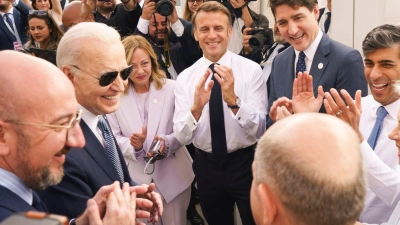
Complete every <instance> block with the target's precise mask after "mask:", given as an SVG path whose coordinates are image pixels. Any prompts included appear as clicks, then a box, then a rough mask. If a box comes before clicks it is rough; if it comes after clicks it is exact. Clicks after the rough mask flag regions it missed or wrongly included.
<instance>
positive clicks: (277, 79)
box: [267, 34, 368, 128]
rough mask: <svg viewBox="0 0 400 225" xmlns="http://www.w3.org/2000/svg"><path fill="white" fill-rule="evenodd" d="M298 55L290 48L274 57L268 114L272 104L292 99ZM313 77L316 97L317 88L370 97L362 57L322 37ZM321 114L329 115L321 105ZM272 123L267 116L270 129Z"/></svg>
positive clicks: (312, 71)
mask: <svg viewBox="0 0 400 225" xmlns="http://www.w3.org/2000/svg"><path fill="white" fill-rule="evenodd" d="M294 61H295V52H294V48H293V47H289V48H288V49H287V50H286V51H284V52H282V53H281V54H279V55H278V56H276V57H275V59H274V62H273V64H272V70H271V75H270V81H271V85H270V87H271V88H270V89H271V91H270V95H269V96H268V107H269V109H268V111H269V110H270V108H271V106H272V104H273V102H274V101H275V100H277V99H278V98H279V97H283V96H285V97H287V98H289V99H291V98H292V90H293V80H294V75H295V70H294ZM310 75H312V77H313V88H314V94H315V96H317V95H318V86H322V87H323V90H324V92H327V91H329V90H330V89H331V88H335V89H337V90H341V89H345V90H346V91H348V92H349V94H350V96H354V95H355V93H356V91H357V90H361V91H362V96H366V95H368V85H367V81H366V79H365V76H364V64H363V60H362V57H361V55H360V53H359V52H358V51H357V50H355V49H352V48H350V47H348V46H345V45H343V44H341V43H339V42H336V41H334V40H332V39H330V38H329V37H328V36H327V35H326V34H323V36H322V39H321V42H320V43H319V45H318V48H317V51H316V52H315V55H314V59H313V62H312V65H311V69H310ZM320 112H326V111H325V108H324V106H323V105H322V107H321V109H320ZM272 123H273V122H272V120H271V119H270V118H269V116H267V128H268V127H269V126H271V125H272Z"/></svg>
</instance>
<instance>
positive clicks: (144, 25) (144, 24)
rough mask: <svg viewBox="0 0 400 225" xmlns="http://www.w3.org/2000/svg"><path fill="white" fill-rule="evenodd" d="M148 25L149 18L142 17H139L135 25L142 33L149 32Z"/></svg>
mask: <svg viewBox="0 0 400 225" xmlns="http://www.w3.org/2000/svg"><path fill="white" fill-rule="evenodd" d="M149 25H150V20H145V19H143V18H142V17H140V18H139V22H138V25H137V29H138V30H139V31H140V32H142V34H148V33H149Z"/></svg>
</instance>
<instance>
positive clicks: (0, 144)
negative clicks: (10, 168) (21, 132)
mask: <svg viewBox="0 0 400 225" xmlns="http://www.w3.org/2000/svg"><path fill="white" fill-rule="evenodd" d="M7 125H8V124H7V123H6V122H4V121H2V120H0V156H5V155H8V154H9V153H10V148H9V146H10V137H11V130H10V126H7Z"/></svg>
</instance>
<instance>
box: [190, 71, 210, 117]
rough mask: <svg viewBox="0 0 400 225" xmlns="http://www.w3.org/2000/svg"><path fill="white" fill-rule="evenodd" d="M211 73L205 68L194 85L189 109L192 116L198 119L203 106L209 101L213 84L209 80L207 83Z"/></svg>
mask: <svg viewBox="0 0 400 225" xmlns="http://www.w3.org/2000/svg"><path fill="white" fill-rule="evenodd" d="M210 75H211V71H210V70H209V69H207V70H206V71H205V72H204V74H203V76H202V77H201V79H200V80H199V82H198V83H197V85H196V89H195V91H194V102H193V105H192V107H191V108H190V111H191V113H192V115H193V117H194V118H195V119H196V120H197V121H198V120H199V119H200V116H201V113H202V111H203V108H204V106H205V105H206V104H207V103H208V101H210V96H211V90H212V87H213V86H214V81H213V80H209V81H208V82H207V83H206V81H207V79H208V77H209V76H210Z"/></svg>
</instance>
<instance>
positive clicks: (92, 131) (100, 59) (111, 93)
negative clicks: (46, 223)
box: [40, 22, 163, 222]
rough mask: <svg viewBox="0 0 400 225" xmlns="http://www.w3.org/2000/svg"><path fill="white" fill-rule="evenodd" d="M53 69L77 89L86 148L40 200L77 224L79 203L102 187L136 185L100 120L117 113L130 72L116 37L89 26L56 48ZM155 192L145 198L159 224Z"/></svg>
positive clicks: (70, 34)
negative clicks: (74, 219)
mask: <svg viewBox="0 0 400 225" xmlns="http://www.w3.org/2000/svg"><path fill="white" fill-rule="evenodd" d="M57 66H58V67H59V68H60V69H61V70H62V71H63V72H64V74H65V75H66V76H67V77H68V78H69V79H70V80H71V82H72V84H73V86H74V88H75V94H76V99H77V101H78V103H79V108H81V109H82V111H83V114H82V121H81V123H80V126H81V128H82V131H83V134H84V136H85V139H86V145H85V146H84V147H83V148H73V149H72V150H71V152H70V153H69V154H68V155H67V157H66V163H65V166H64V169H65V176H64V178H63V180H62V181H61V183H60V184H58V185H56V186H52V187H49V188H48V189H46V190H45V191H44V192H42V193H40V196H41V197H42V200H43V201H44V202H45V203H46V204H47V206H48V207H49V208H50V212H52V213H56V214H62V215H66V216H68V217H69V218H76V217H78V216H79V215H80V214H81V213H82V212H83V211H84V208H83V207H82V203H85V202H86V201H87V199H89V198H92V196H93V194H94V193H96V192H97V191H98V189H99V188H100V187H102V186H104V185H110V184H112V183H113V182H115V181H120V182H121V183H122V182H127V183H129V184H130V185H131V186H134V185H136V183H135V182H134V181H133V180H132V179H131V177H130V174H129V171H128V169H127V166H126V163H125V160H124V157H123V155H122V152H121V150H120V148H119V146H118V144H117V143H116V141H115V138H114V136H113V135H112V131H111V128H110V126H109V125H108V122H107V120H106V119H105V116H104V115H105V114H109V113H112V112H114V111H116V110H117V109H118V107H119V99H120V96H121V94H122V93H123V92H124V89H125V86H126V85H127V82H128V78H129V76H130V74H131V71H132V67H130V66H128V65H127V62H126V59H125V50H124V47H123V45H122V43H121V37H120V36H119V34H118V32H116V31H115V30H114V29H113V28H111V27H109V26H106V25H105V24H102V23H92V22H82V23H79V24H77V25H76V26H73V27H72V28H71V29H70V30H68V32H66V33H65V35H64V36H63V38H62V39H61V41H60V43H59V45H58V50H57ZM154 188H155V186H154V184H150V185H149V187H148V193H147V194H146V195H145V196H143V197H147V198H148V199H150V200H152V201H153V203H154V207H152V208H151V213H152V214H151V217H150V218H149V221H150V222H157V220H158V216H161V213H162V210H163V208H162V200H161V196H160V195H159V194H158V193H154V192H153V190H154ZM60 203H61V204H60ZM144 216H145V217H146V216H147V217H149V215H148V214H147V215H144ZM139 217H143V216H139Z"/></svg>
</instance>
